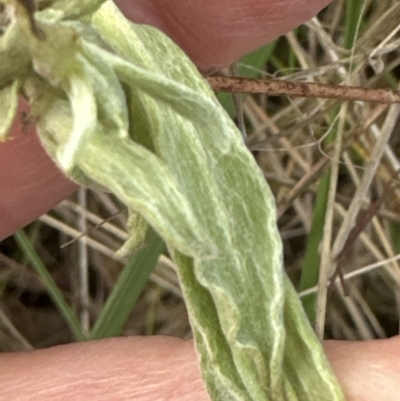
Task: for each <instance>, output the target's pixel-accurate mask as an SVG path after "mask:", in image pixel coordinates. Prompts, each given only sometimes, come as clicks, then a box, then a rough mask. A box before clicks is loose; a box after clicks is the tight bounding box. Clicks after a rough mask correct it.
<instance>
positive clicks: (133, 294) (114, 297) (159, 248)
mask: <svg viewBox="0 0 400 401" xmlns="http://www.w3.org/2000/svg"><path fill="white" fill-rule="evenodd" d="M148 241H149V245H148V246H146V247H145V248H144V249H142V250H140V251H139V252H138V253H137V254H135V255H132V256H131V258H130V259H129V261H128V262H127V263H126V265H125V267H124V269H123V271H122V273H121V274H120V276H119V277H118V281H117V283H116V284H115V286H114V287H113V289H112V292H111V294H110V295H109V297H108V299H107V302H106V304H105V306H104V307H103V309H102V310H101V313H100V315H99V317H98V318H97V321H96V323H95V325H94V327H93V329H92V332H91V333H90V339H92V340H94V339H100V338H106V337H112V336H118V335H120V334H121V331H122V329H123V327H124V324H125V323H126V320H127V319H128V317H129V315H130V314H131V312H132V309H133V307H134V306H135V303H136V301H137V299H138V298H139V295H140V294H141V292H142V290H143V288H144V286H145V284H146V283H147V281H148V278H149V277H150V274H151V272H152V271H153V269H154V268H155V266H156V264H157V261H158V258H159V256H160V254H161V253H162V252H163V251H164V250H165V243H164V241H163V240H162V239H161V238H160V237H159V236H157V235H156V234H155V233H154V232H152V233H151V234H150V237H149V240H148Z"/></svg>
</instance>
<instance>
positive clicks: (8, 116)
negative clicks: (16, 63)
mask: <svg viewBox="0 0 400 401" xmlns="http://www.w3.org/2000/svg"><path fill="white" fill-rule="evenodd" d="M18 91H19V81H17V80H16V81H14V82H12V83H10V84H8V85H6V86H5V87H4V88H0V142H3V141H5V140H6V138H7V136H8V132H9V131H10V128H11V125H12V123H13V121H14V118H15V115H16V114H17V109H18Z"/></svg>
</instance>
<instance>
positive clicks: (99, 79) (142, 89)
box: [0, 0, 344, 401]
mask: <svg viewBox="0 0 400 401" xmlns="http://www.w3.org/2000/svg"><path fill="white" fill-rule="evenodd" d="M8 1H9V2H11V3H12V0H8ZM100 3H101V1H93V2H90V1H89V0H87V1H85V2H84V3H82V8H81V9H79V7H78V10H77V14H76V15H82V14H84V13H86V12H87V10H92V8H91V7H92V6H93V7H95V6H98V5H99V4H100ZM53 4H54V5H55V4H60V5H61V6H60V10H61V11H54V10H52V9H50V8H49V9H45V10H43V11H42V12H40V13H38V14H37V18H36V20H35V24H37V29H40V31H41V32H43V33H44V35H45V38H46V39H45V40H43V38H40V37H38V35H35V34H34V32H32V26H31V25H32V24H31V21H30V20H29V15H27V13H26V10H25V11H24V10H23V9H20V10H19V9H18V7H17V13H16V15H17V20H18V21H17V22H18V27H19V30H20V33H21V37H22V38H23V40H24V41H25V43H26V44H27V47H28V50H29V55H30V58H31V61H32V63H31V65H32V70H30V71H29V73H27V74H26V77H25V78H24V81H23V82H22V91H23V92H24V94H25V95H26V96H27V97H28V99H29V101H30V104H31V108H32V114H33V115H34V116H35V118H36V119H37V129H38V132H39V136H40V138H41V141H42V143H43V145H44V146H45V148H46V149H47V150H48V152H49V154H50V155H51V156H52V157H53V158H54V160H55V161H56V163H57V164H58V165H59V166H60V167H61V168H62V169H63V170H64V172H65V173H66V174H67V175H68V176H69V177H71V178H72V179H74V180H75V181H77V182H78V183H80V184H82V185H87V186H95V187H102V188H106V189H107V190H109V191H112V192H113V193H115V194H116V195H117V196H118V197H119V198H120V199H121V200H122V201H123V202H124V203H125V204H126V205H127V206H128V208H129V210H130V211H131V212H132V216H133V217H132V218H131V223H132V224H131V227H132V228H134V227H135V224H133V223H134V221H136V223H139V224H136V227H139V230H138V232H137V233H136V237H135V236H133V237H132V238H131V239H130V240H129V241H128V242H127V244H126V246H125V247H124V248H123V249H122V251H121V252H125V251H126V250H129V249H132V248H134V247H136V246H137V245H139V244H140V242H141V241H143V240H145V233H146V229H147V225H150V226H151V227H153V229H154V230H155V231H157V233H158V234H159V235H160V236H161V237H162V238H163V239H164V241H165V242H166V244H167V246H168V248H169V251H170V254H171V255H172V257H173V259H174V261H175V263H176V266H177V270H178V274H179V277H180V281H181V285H182V291H183V293H184V296H185V301H186V304H187V307H188V311H189V316H190V321H191V325H192V328H193V333H194V337H195V341H196V348H197V351H198V354H199V358H200V362H201V366H202V374H203V378H204V381H205V384H206V386H207V388H208V391H209V393H210V395H211V398H212V399H213V400H218V401H220V400H227V401H228V400H229V401H231V400H246V401H247V400H249V401H250V400H256V401H258V400H259V401H262V400H269V401H276V400H293V401H294V400H299V401H303V400H304V401H310V400H318V401H325V400H326V401H341V400H344V398H343V395H342V393H341V390H340V388H339V386H338V384H337V382H336V379H335V378H334V376H333V375H332V372H331V370H330V366H329V363H328V362H327V360H326V357H325V355H324V353H323V350H322V347H321V344H320V343H319V342H318V340H317V339H316V337H315V335H314V333H313V331H312V329H311V327H310V326H309V324H308V321H307V318H306V317H305V315H304V312H303V310H302V307H301V305H300V302H299V300H298V298H297V295H296V293H295V291H294V289H293V287H292V285H291V284H290V282H289V280H288V278H287V277H286V275H285V273H284V271H283V266H282V243H281V239H280V236H279V232H278V229H277V224H276V209H275V201H274V198H273V195H272V194H271V191H270V190H269V188H268V186H267V184H266V182H265V179H264V176H263V174H262V172H261V170H260V169H259V168H258V166H257V164H256V162H255V161H254V158H253V156H252V155H251V153H250V152H249V151H248V150H247V148H246V147H245V145H244V144H243V141H242V137H241V134H240V133H239V131H238V130H237V128H236V127H235V125H234V124H233V122H232V121H231V120H230V118H229V116H228V115H227V114H226V113H225V111H224V110H223V109H222V107H221V106H220V105H219V103H218V101H217V100H216V98H215V97H214V94H213V92H212V91H211V89H210V88H209V86H208V84H207V83H206V81H205V80H204V79H203V77H202V76H201V75H200V73H199V72H198V70H197V69H196V67H195V66H194V65H193V64H192V63H191V61H190V60H189V59H188V58H187V56H186V55H185V54H184V53H183V52H182V50H180V49H179V48H178V47H177V46H176V45H175V44H174V43H173V42H172V41H171V40H170V39H169V38H167V37H166V36H165V35H164V34H162V33H161V32H160V31H158V30H157V29H155V28H151V27H148V26H139V25H134V24H132V23H130V22H129V21H127V20H126V19H125V18H124V17H123V15H122V14H121V13H120V12H119V11H118V9H117V8H116V7H115V5H114V4H113V2H111V1H107V2H105V3H104V4H103V5H102V6H101V7H100V8H99V9H98V11H96V12H95V13H94V14H93V15H91V16H90V18H89V17H87V18H86V19H85V20H86V21H87V22H83V21H66V20H65V18H66V17H68V18H70V17H71V16H73V15H74V14H73V13H72V14H71V11H68V10H69V9H68V10H67V8H66V4H67V3H66V2H63V1H59V2H55V3H53ZM71 4H72V3H71ZM73 4H75V2H74V3H73ZM17 5H18V3H17ZM57 7H58V6H57ZM93 9H94V8H93ZM18 10H19V11H18ZM0 82H1V76H0Z"/></svg>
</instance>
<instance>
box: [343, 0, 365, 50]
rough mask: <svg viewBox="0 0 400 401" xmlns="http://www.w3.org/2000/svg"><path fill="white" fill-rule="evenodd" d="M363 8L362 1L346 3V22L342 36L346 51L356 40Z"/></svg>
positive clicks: (351, 0)
mask: <svg viewBox="0 0 400 401" xmlns="http://www.w3.org/2000/svg"><path fill="white" fill-rule="evenodd" d="M363 8H364V1H361V0H347V2H346V22H345V30H344V35H343V38H344V47H345V48H346V49H351V48H352V47H353V45H354V43H355V41H356V39H357V36H358V32H359V28H360V21H361V18H362V17H361V14H362V11H363Z"/></svg>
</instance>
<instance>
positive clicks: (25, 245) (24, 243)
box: [14, 230, 86, 341]
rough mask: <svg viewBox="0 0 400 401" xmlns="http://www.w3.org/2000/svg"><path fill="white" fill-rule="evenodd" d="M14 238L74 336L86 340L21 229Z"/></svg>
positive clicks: (67, 305)
mask: <svg viewBox="0 0 400 401" xmlns="http://www.w3.org/2000/svg"><path fill="white" fill-rule="evenodd" d="M14 238H15V240H16V241H17V243H18V245H19V246H20V249H21V251H22V252H23V254H24V256H25V257H26V258H27V259H28V260H29V262H30V263H31V264H32V266H33V268H34V269H35V270H36V272H37V274H38V275H39V277H40V278H41V279H42V281H43V283H44V285H45V286H46V288H47V291H48V292H49V295H50V297H51V298H52V300H53V302H54V303H55V305H56V307H57V309H58V310H59V311H60V313H61V314H62V316H64V319H65V321H66V322H67V324H68V326H69V328H70V329H71V331H72V332H73V333H74V336H75V338H76V339H77V340H78V341H84V340H86V336H85V334H84V333H83V330H82V327H81V324H80V323H79V319H78V318H77V316H76V314H75V312H74V311H73V309H72V308H71V306H70V305H69V304H68V303H67V301H66V300H65V298H64V296H63V295H62V293H61V291H60V289H59V288H58V287H57V285H56V283H55V282H54V280H53V277H52V276H51V274H50V273H49V272H48V270H47V269H46V266H45V265H44V264H43V262H42V260H41V259H40V257H39V255H38V254H37V252H36V251H35V249H34V247H33V246H32V243H31V242H30V240H29V238H28V237H27V235H26V234H25V232H24V231H23V230H19V231H17V232H16V233H15V234H14Z"/></svg>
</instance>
